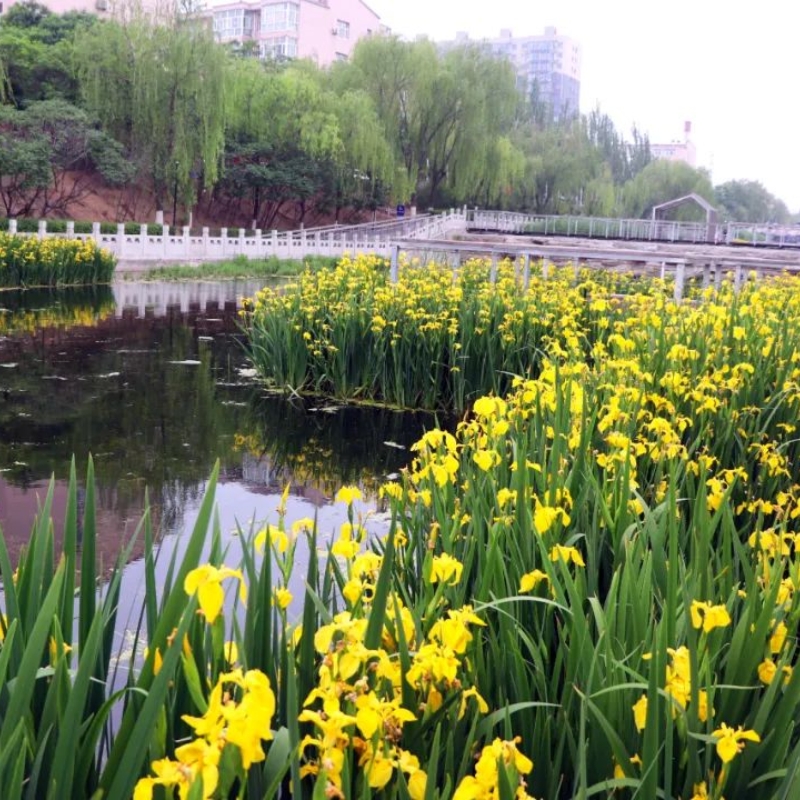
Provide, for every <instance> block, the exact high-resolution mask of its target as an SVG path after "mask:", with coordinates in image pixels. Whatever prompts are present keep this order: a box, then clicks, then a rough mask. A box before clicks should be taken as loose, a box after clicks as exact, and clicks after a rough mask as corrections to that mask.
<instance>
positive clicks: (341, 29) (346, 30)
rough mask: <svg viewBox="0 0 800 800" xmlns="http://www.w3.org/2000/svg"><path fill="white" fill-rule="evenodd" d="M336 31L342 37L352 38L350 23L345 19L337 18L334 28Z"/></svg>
mask: <svg viewBox="0 0 800 800" xmlns="http://www.w3.org/2000/svg"><path fill="white" fill-rule="evenodd" d="M334 30H335V31H336V35H337V36H341V38H342V39H349V38H350V23H349V22H345V21H344V20H343V19H337V20H336V27H335V28H334Z"/></svg>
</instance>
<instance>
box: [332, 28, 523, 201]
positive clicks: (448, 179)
mask: <svg viewBox="0 0 800 800" xmlns="http://www.w3.org/2000/svg"><path fill="white" fill-rule="evenodd" d="M332 84H333V86H334V87H335V89H336V91H337V92H338V93H340V94H341V93H343V92H344V91H347V90H361V91H364V92H366V93H367V94H368V95H369V96H370V97H371V98H372V101H373V103H374V105H375V108H376V110H377V114H378V116H379V118H380V120H381V121H382V124H383V126H384V131H385V136H386V139H387V141H388V142H389V143H390V145H391V147H392V149H393V151H394V153H395V157H396V159H397V161H398V163H399V164H400V165H401V166H402V168H403V169H404V171H405V176H404V177H405V181H406V183H407V185H408V186H409V187H410V188H411V190H412V191H413V193H414V195H415V197H413V198H412V199H416V201H417V202H418V203H425V202H435V201H436V200H437V199H440V198H441V197H442V195H447V196H449V197H453V198H457V199H458V200H462V199H467V198H470V197H477V196H479V195H480V194H483V195H484V196H485V195H486V193H487V188H492V189H496V186H493V185H492V182H491V177H490V174H489V173H490V171H494V173H495V174H498V162H499V161H500V160H501V159H503V158H505V157H509V159H510V160H509V161H508V162H506V163H505V164H501V165H499V166H500V170H499V173H500V174H504V173H508V172H510V171H516V166H517V163H518V162H517V161H516V159H514V158H513V152H512V151H513V147H512V146H511V145H510V143H509V142H506V143H505V144H504V145H500V144H499V141H500V140H501V139H502V138H504V137H505V136H506V135H507V133H508V131H509V129H510V126H511V124H512V121H513V119H514V117H515V113H516V105H517V103H518V102H519V95H518V94H517V91H516V86H515V79H514V75H513V72H512V70H511V68H510V66H509V65H508V64H507V63H505V62H503V61H499V60H497V59H494V58H492V57H490V56H488V55H486V54H484V53H483V52H482V51H480V50H479V49H477V48H459V49H457V50H454V51H451V52H449V53H446V54H445V55H443V56H442V55H440V54H439V53H438V52H437V50H436V47H435V45H434V44H433V43H432V42H428V41H422V42H413V43H409V42H402V41H400V40H399V39H397V38H395V37H375V38H369V39H364V40H362V41H360V42H359V43H358V45H357V46H356V48H355V50H354V52H353V58H352V61H351V62H350V63H348V64H343V65H340V66H339V67H338V68H337V69H336V70H334V71H333V73H332Z"/></svg>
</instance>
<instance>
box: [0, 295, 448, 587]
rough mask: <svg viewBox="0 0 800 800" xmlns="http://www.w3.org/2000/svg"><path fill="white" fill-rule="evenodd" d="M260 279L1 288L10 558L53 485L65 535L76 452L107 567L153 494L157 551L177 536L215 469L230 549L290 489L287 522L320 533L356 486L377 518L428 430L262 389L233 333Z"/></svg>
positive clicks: (390, 415) (0, 395)
mask: <svg viewBox="0 0 800 800" xmlns="http://www.w3.org/2000/svg"><path fill="white" fill-rule="evenodd" d="M261 285H262V284H261V283H253V282H246V281H238V282H235V281H228V282H219V283H213V282H203V283H182V284H175V283H153V282H148V283H145V282H142V283H135V282H120V283H118V284H115V285H112V286H105V287H96V288H92V289H70V290H61V291H41V290H36V291H34V290H28V291H14V292H2V293H0V527H1V528H2V530H3V533H4V536H5V539H6V542H7V544H8V547H9V549H10V551H11V554H12V560H13V559H14V558H16V555H17V554H18V552H19V549H20V547H21V546H22V545H23V544H24V542H25V541H26V540H27V537H28V535H29V532H30V528H31V524H32V521H33V518H34V515H35V513H36V510H37V507H38V505H39V504H40V503H41V502H43V501H44V498H45V494H46V491H47V487H48V484H49V481H50V478H51V476H54V478H55V494H54V517H55V519H56V535H58V530H59V527H60V526H59V520H60V519H61V517H62V516H63V509H64V505H65V499H66V491H67V481H68V476H69V465H70V460H71V458H72V457H73V455H74V457H75V460H76V465H77V474H78V477H79V481H82V479H83V476H84V475H85V471H86V464H87V459H88V457H89V455H90V454H91V456H92V457H93V459H94V464H95V472H96V484H97V490H98V491H97V499H98V532H99V533H98V538H99V541H98V551H99V554H100V557H101V558H102V559H103V560H104V563H105V564H110V563H111V562H112V561H113V560H114V558H115V557H116V554H117V552H118V551H119V547H120V543H121V542H122V541H124V540H127V539H128V537H129V536H130V535H131V534H132V533H133V531H134V530H135V528H136V525H137V524H138V522H139V520H140V517H141V514H142V511H143V509H144V506H145V496H146V492H147V493H148V496H149V502H150V505H151V509H152V513H153V520H154V524H155V526H156V528H157V529H158V530H159V532H160V537H161V541H162V543H165V542H166V543H168V542H169V541H170V540H171V539H174V540H175V542H176V543H177V542H179V541H180V534H182V533H183V532H184V531H186V530H188V529H190V528H191V526H192V525H193V523H194V520H195V518H196V516H197V511H198V509H199V505H200V502H201V500H202V497H203V494H204V490H205V487H206V482H207V479H208V477H209V475H210V474H211V471H212V469H213V466H214V463H215V461H216V460H217V459H219V462H220V481H219V487H218V490H217V502H218V511H219V515H220V521H221V526H222V531H223V533H224V534H226V537H227V538H228V540H229V542H230V541H233V539H234V538H235V537H232V536H230V533H231V532H232V531H233V530H234V529H235V527H236V524H237V522H238V523H241V524H242V525H243V526H244V527H248V526H249V523H250V521H251V520H255V524H260V523H261V522H263V521H265V520H269V521H271V522H275V521H276V519H275V512H276V509H277V507H278V504H279V501H280V495H281V492H282V491H283V489H284V487H285V486H286V485H287V484H289V485H290V486H291V489H290V497H289V501H288V509H287V522H289V523H290V522H291V521H293V520H294V519H299V518H302V517H312V518H313V517H315V516H316V517H317V518H318V520H319V530H320V533H321V535H322V536H326V535H330V534H332V533H333V532H334V531H335V530H336V529H337V528H338V525H339V524H340V523H341V522H343V521H344V520H345V519H346V515H345V508H344V507H343V505H342V504H341V503H339V504H335V503H333V497H334V494H335V492H336V491H337V489H338V488H339V487H341V486H342V485H343V484H358V485H360V486H361V487H362V490H363V491H364V493H365V501H364V503H362V504H359V505H358V507H357V510H358V512H359V513H361V514H364V515H374V518H375V519H376V520H378V521H379V520H380V511H381V509H380V508H379V507H378V506H377V505H376V500H375V489H376V488H377V487H378V486H379V485H380V483H381V482H383V481H384V480H385V479H386V478H387V476H390V475H392V474H394V473H397V472H398V471H399V470H400V469H402V467H404V466H405V465H406V464H407V463H408V462H409V460H410V457H411V454H410V452H409V450H408V448H409V447H410V445H411V444H412V443H413V442H414V441H416V440H417V439H418V438H419V436H420V435H421V434H422V432H423V431H424V430H425V429H427V428H431V427H432V426H433V425H434V423H435V420H434V419H433V418H432V417H431V416H428V415H424V414H401V413H398V412H393V411H389V410H381V409H364V408H353V407H340V406H337V405H334V404H332V403H325V402H323V401H317V402H311V403H310V402H301V401H299V400H295V401H294V402H289V401H287V400H286V399H285V398H283V397H276V396H269V395H268V394H266V393H265V392H264V390H263V388H262V387H260V386H259V385H258V384H257V383H256V382H255V380H254V379H253V377H252V376H251V373H250V371H249V369H248V367H249V365H248V363H247V361H246V358H245V355H244V352H243V349H242V346H241V344H242V342H241V334H240V332H239V329H238V324H237V321H238V313H237V309H238V308H239V307H240V303H241V298H242V297H244V296H249V295H252V294H253V293H254V292H255V291H256V290H257V289H258V288H260V286H261ZM376 524H380V523H379V522H376ZM384 524H385V522H384ZM173 546H178V545H177V544H176V545H173ZM140 553H141V550H140V549H138V550H134V557H136V556H137V555H139V554H140ZM129 569H130V570H133V571H134V572H135V571H136V570H137V567H136V566H135V565H131V567H130V568H129ZM132 577H133V576H132Z"/></svg>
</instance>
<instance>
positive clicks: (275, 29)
mask: <svg viewBox="0 0 800 800" xmlns="http://www.w3.org/2000/svg"><path fill="white" fill-rule="evenodd" d="M206 14H207V15H208V16H211V17H212V18H213V25H214V35H215V37H216V38H217V41H219V42H239V43H241V44H244V43H246V42H253V43H254V44H255V45H257V48H258V55H259V56H260V57H261V58H277V59H283V58H310V59H311V60H312V61H315V62H316V63H317V64H319V65H320V66H326V65H328V64H331V63H332V62H334V61H343V60H346V59H347V58H349V57H350V54H351V52H352V51H353V47H354V46H355V43H356V42H357V41H358V40H359V39H361V38H362V37H364V36H370V35H371V34H373V33H379V32H381V31H382V30H383V28H382V26H381V21H380V17H378V15H377V14H376V13H375V12H374V11H373V10H372V9H371V8H370V7H369V6H368V5H366V3H364V2H362V0H279V2H276V0H233V2H230V3H225V4H224V5H217V6H214V7H213V8H209V9H208V11H207V12H206Z"/></svg>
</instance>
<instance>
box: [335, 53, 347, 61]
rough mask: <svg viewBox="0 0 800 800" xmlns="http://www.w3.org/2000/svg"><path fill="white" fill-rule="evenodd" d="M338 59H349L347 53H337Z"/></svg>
mask: <svg viewBox="0 0 800 800" xmlns="http://www.w3.org/2000/svg"><path fill="white" fill-rule="evenodd" d="M336 60H337V61H347V53H337V54H336Z"/></svg>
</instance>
